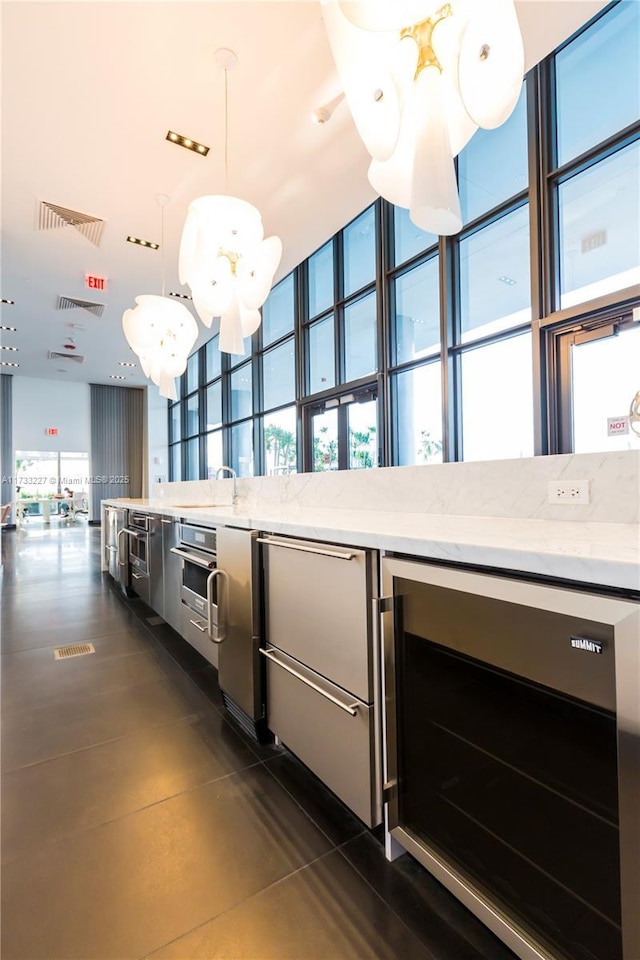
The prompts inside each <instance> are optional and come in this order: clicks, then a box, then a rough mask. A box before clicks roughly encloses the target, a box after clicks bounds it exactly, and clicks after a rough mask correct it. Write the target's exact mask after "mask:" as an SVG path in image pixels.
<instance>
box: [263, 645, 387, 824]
mask: <svg viewBox="0 0 640 960" xmlns="http://www.w3.org/2000/svg"><path fill="white" fill-rule="evenodd" d="M261 653H262V654H263V655H264V658H265V659H266V661H267V723H268V726H269V729H270V730H271V731H272V732H273V733H274V734H275V735H276V736H277V737H279V738H280V740H281V741H282V742H283V743H284V744H285V745H286V746H287V747H288V748H289V749H290V750H291V752H292V753H295V755H296V756H297V757H299V758H300V760H302V762H303V763H304V764H306V765H307V766H308V767H309V768H310V769H311V770H313V772H314V773H315V774H316V775H317V776H318V777H319V778H320V779H321V780H322V781H323V783H325V784H326V785H327V786H328V787H329V789H330V790H333V792H334V793H335V794H337V796H338V797H340V799H341V800H342V801H343V802H344V803H346V805H347V806H348V807H349V808H350V809H351V810H353V812H354V813H355V814H356V815H357V816H358V817H360V819H361V820H363V821H364V822H365V823H366V824H367V826H370V827H371V826H374V825H375V824H377V823H379V822H380V816H381V814H380V803H379V796H378V793H379V791H378V783H379V775H378V770H377V765H376V763H375V738H374V728H373V708H372V707H370V706H369V705H368V704H366V703H363V702H362V701H361V700H358V699H357V698H356V697H353V696H352V695H351V694H349V693H347V692H346V691H345V690H343V689H341V688H340V687H338V686H336V685H335V684H334V683H329V682H328V681H327V680H325V679H324V678H323V677H320V676H319V675H318V674H317V673H314V672H313V670H309V669H308V668H307V667H305V666H304V664H301V663H299V662H298V661H297V660H294V659H293V658H292V657H289V656H287V655H286V654H285V653H283V652H282V651H281V650H277V649H274V648H273V647H272V646H271V645H269V646H268V647H267V648H266V650H262V651H261ZM311 684H312V685H313V686H311Z"/></svg>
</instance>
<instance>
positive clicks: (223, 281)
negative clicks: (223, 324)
mask: <svg viewBox="0 0 640 960" xmlns="http://www.w3.org/2000/svg"><path fill="white" fill-rule="evenodd" d="M189 286H190V287H191V292H192V294H193V300H194V303H196V304H197V309H198V314H199V315H200V318H201V319H202V321H203V323H206V320H205V319H204V317H203V316H202V313H201V309H202V310H203V311H204V312H205V313H206V314H207V315H210V316H211V317H219V316H221V315H222V314H223V313H224V311H225V310H228V308H229V304H230V302H231V298H232V297H233V294H234V290H233V275H232V268H231V261H230V260H229V258H228V257H224V256H223V257H218V256H215V257H213V258H211V259H209V260H208V261H207V260H206V259H205V258H198V260H197V262H196V264H195V266H194V268H193V270H192V271H191V273H190V274H189ZM206 325H207V326H211V321H209V323H207V324H206Z"/></svg>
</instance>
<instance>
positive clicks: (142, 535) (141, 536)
mask: <svg viewBox="0 0 640 960" xmlns="http://www.w3.org/2000/svg"><path fill="white" fill-rule="evenodd" d="M123 533H128V534H129V536H130V537H135V538H136V540H142V539H144V538H145V537H146V536H148V534H146V533H141V532H140V531H139V530H130V529H129V527H125V528H124V530H123Z"/></svg>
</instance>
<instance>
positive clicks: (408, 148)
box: [367, 123, 416, 208]
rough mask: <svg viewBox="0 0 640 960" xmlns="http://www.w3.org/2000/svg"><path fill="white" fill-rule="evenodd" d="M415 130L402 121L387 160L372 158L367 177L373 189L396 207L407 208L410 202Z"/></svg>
mask: <svg viewBox="0 0 640 960" xmlns="http://www.w3.org/2000/svg"><path fill="white" fill-rule="evenodd" d="M415 142H416V137H415V131H414V130H413V128H412V127H411V126H410V125H409V124H408V123H403V125H402V129H401V130H400V137H399V138H398V143H397V146H396V149H395V150H394V151H393V154H392V155H391V157H389V159H388V160H384V161H380V160H372V161H371V163H370V164H369V171H368V174H367V175H368V178H369V183H370V184H371V186H372V187H373V189H374V190H375V191H376V192H377V193H379V194H380V196H381V197H384V198H385V200H388V201H389V203H393V204H394V205H395V206H396V207H405V208H408V207H409V204H410V202H411V176H412V172H413V154H414V150H415Z"/></svg>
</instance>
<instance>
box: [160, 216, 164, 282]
mask: <svg viewBox="0 0 640 960" xmlns="http://www.w3.org/2000/svg"><path fill="white" fill-rule="evenodd" d="M161 210H162V219H161V221H160V249H161V250H162V296H163V297H164V204H163V205H162V207H161Z"/></svg>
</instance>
